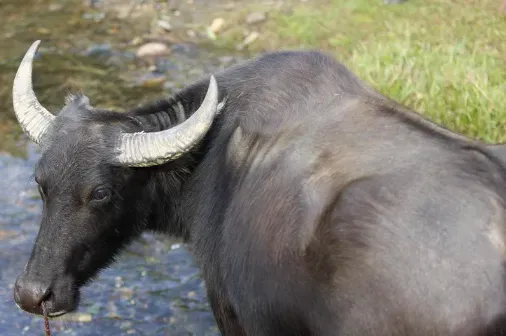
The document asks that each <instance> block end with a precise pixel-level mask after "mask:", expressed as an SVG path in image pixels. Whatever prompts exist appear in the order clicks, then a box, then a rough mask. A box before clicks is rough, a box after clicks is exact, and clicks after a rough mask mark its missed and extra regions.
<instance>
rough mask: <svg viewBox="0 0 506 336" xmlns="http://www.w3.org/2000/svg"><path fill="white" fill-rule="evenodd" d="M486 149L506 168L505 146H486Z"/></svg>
mask: <svg viewBox="0 0 506 336" xmlns="http://www.w3.org/2000/svg"><path fill="white" fill-rule="evenodd" d="M487 149H488V150H489V151H490V152H491V153H492V154H493V155H494V156H495V157H496V158H498V159H499V160H500V161H501V163H502V164H503V165H504V166H505V167H506V144H497V145H488V146H487Z"/></svg>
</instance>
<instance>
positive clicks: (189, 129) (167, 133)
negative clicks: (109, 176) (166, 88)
mask: <svg viewBox="0 0 506 336" xmlns="http://www.w3.org/2000/svg"><path fill="white" fill-rule="evenodd" d="M217 110H218V84H217V83H216V79H215V78H214V76H211V79H210V81H209V88H208V89H207V93H206V96H205V98H204V101H203V102H202V104H201V105H200V107H199V108H198V110H197V111H195V113H193V114H192V115H191V116H190V118H188V119H187V120H186V121H185V122H183V123H181V124H179V125H177V126H174V127H172V128H169V129H167V130H163V131H159V132H150V133H144V132H138V133H122V134H121V136H120V139H119V146H118V147H119V148H118V149H119V152H120V153H119V155H118V156H117V157H116V159H115V161H116V163H117V164H120V165H122V166H129V167H148V166H155V165H160V164H163V163H165V162H168V161H171V160H175V159H177V158H178V157H179V156H181V155H182V154H183V153H185V152H188V151H189V150H190V149H191V148H193V146H195V144H197V142H199V141H200V140H201V139H202V138H203V137H204V136H205V134H206V133H207V131H208V130H209V128H210V127H211V124H212V123H213V120H214V116H215V115H216V112H217Z"/></svg>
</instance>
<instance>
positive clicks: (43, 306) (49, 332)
mask: <svg viewBox="0 0 506 336" xmlns="http://www.w3.org/2000/svg"><path fill="white" fill-rule="evenodd" d="M41 306H42V314H44V330H45V332H46V336H51V329H49V317H48V315H47V309H46V303H45V302H44V301H42V303H41Z"/></svg>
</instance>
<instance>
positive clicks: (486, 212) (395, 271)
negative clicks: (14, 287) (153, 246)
mask: <svg viewBox="0 0 506 336" xmlns="http://www.w3.org/2000/svg"><path fill="white" fill-rule="evenodd" d="M216 79H217V81H218V85H219V91H220V101H223V102H225V105H224V107H223V108H222V109H221V111H220V113H219V114H218V116H217V117H216V119H215V121H214V123H213V126H212V128H211V129H210V131H209V132H208V133H207V135H206V136H205V138H204V139H203V141H202V142H201V143H200V144H199V145H198V146H197V147H196V148H194V150H193V151H191V152H190V153H188V154H185V155H183V156H182V157H181V158H179V159H178V160H176V161H173V162H170V163H167V164H164V165H160V166H155V167H146V168H128V167H119V166H115V165H113V164H111V159H112V157H113V156H114V151H115V147H114V143H113V141H112V139H114V137H115V135H117V134H118V132H120V131H128V132H134V131H139V130H144V131H146V132H149V131H157V130H161V129H165V128H168V127H172V126H174V125H177V124H179V123H181V122H184V120H186V119H187V118H188V116H189V115H190V114H191V113H193V112H194V111H195V110H196V109H197V108H198V106H199V105H200V103H201V101H202V99H203V97H204V95H205V93H206V89H207V87H208V84H209V79H203V80H201V81H199V82H197V83H195V84H193V85H190V86H188V87H187V88H185V89H184V90H182V91H181V92H179V93H178V94H176V95H175V96H174V97H172V98H170V99H167V100H160V101H158V102H155V103H151V104H148V105H145V106H141V107H138V108H135V109H132V110H130V111H127V112H126V113H119V112H112V111H102V110H96V109H94V108H92V107H91V106H89V103H88V101H87V98H85V97H81V96H74V97H71V98H69V102H68V104H67V105H66V107H65V108H64V109H63V110H62V112H61V113H60V116H59V117H58V118H57V120H58V121H57V123H56V124H55V125H54V128H53V130H52V131H51V134H52V136H51V137H50V138H48V139H47V142H46V143H44V144H42V146H43V148H44V152H43V154H42V157H41V159H40V161H39V163H38V165H37V167H36V171H35V176H36V180H37V182H38V183H39V185H40V186H41V194H42V198H43V200H44V213H43V219H42V223H41V228H40V232H39V235H38V237H37V240H36V242H35V246H34V250H33V253H32V256H31V258H30V261H29V263H28V265H27V268H26V271H25V274H24V276H25V277H28V276H32V277H33V276H37V277H38V279H41V280H40V281H41V282H45V283H46V284H51V286H50V287H51V294H49V295H52V296H53V297H52V301H51V300H50V301H49V309H51V310H52V311H53V312H57V311H71V310H72V309H75V308H76V307H77V305H78V300H77V299H78V287H80V286H81V285H83V284H85V283H86V282H88V281H89V280H90V279H92V278H93V277H94V276H95V275H96V274H97V272H98V271H99V270H100V269H103V268H104V267H106V266H107V265H110V263H111V262H112V261H113V260H114V257H115V256H116V255H117V254H118V253H119V252H120V251H121V249H122V247H124V246H125V245H126V244H128V243H129V242H130V241H132V239H134V238H136V237H137V236H138V235H139V234H140V233H141V232H143V231H146V230H150V231H157V232H165V233H167V234H171V235H173V236H177V237H181V238H183V239H184V240H185V241H186V242H189V243H191V244H192V245H193V248H194V255H195V258H196V260H197V262H198V263H199V265H200V266H201V269H202V276H203V278H204V280H205V281H206V286H207V291H208V297H209V300H210V303H211V307H212V309H213V312H214V315H215V318H216V321H217V323H218V326H219V329H220V331H221V333H222V334H223V335H227V336H229V335H233V336H241V335H247V336H271V335H272V336H274V335H276V336H282V335H300V336H306V335H314V336H316V335H318V336H327V335H335V336H365V335H374V336H387V335H388V336H390V335H396V336H397V335H398V336H422V335H423V336H425V335H438V336H439V335H441V336H442V335H445V336H448V335H451V336H453V335H455V336H457V335H462V336H492V335H506V320H505V316H506V314H505V313H506V295H505V274H504V259H505V256H506V247H505V246H506V245H505V222H504V216H505V204H504V201H505V197H506V194H505V191H506V190H505V186H506V183H505V182H506V181H505V180H506V174H505V169H504V168H505V166H504V165H505V163H506V150H505V149H504V148H505V147H504V146H503V145H497V146H491V145H486V144H483V143H479V142H476V141H471V140H468V139H466V138H465V137H463V136H460V135H457V134H454V133H452V132H450V131H448V130H446V129H444V128H442V127H440V126H438V125H435V124H433V123H431V122H429V121H427V120H425V119H422V118H421V117H420V116H419V115H417V114H415V113H413V112H410V111H409V110H407V109H406V108H404V107H403V106H401V105H399V104H397V103H395V102H393V101H391V100H389V99H387V98H385V97H383V96H382V95H380V94H378V93H377V92H376V91H374V90H372V89H371V88H370V87H369V86H367V85H366V84H364V83H362V82H361V81H360V80H359V79H358V78H357V77H356V76H355V75H353V74H352V73H351V72H350V71H349V70H348V69H347V68H346V67H345V66H344V65H342V64H340V63H338V62H336V61H335V60H334V59H332V58H331V57H329V56H327V55H325V54H323V53H320V52H316V51H285V52H275V53H267V54H264V55H262V56H259V57H258V58H255V59H253V60H251V61H249V62H246V63H244V64H241V65H238V66H235V67H232V68H230V69H228V70H226V71H224V72H222V73H219V74H216ZM179 103H180V105H181V106H182V107H183V109H179V108H178V107H177V106H178V105H179ZM97 188H106V192H105V198H104V199H99V200H98V201H97V200H96V190H97ZM107 191H108V192H107ZM99 196H100V195H99ZM102 196H103V195H102ZM51 304H52V305H53V306H51ZM34 312H37V311H36V310H34Z"/></svg>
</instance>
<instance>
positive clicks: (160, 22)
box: [157, 20, 172, 31]
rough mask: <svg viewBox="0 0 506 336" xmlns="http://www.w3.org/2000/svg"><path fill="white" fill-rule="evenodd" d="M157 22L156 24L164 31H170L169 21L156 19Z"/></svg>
mask: <svg viewBox="0 0 506 336" xmlns="http://www.w3.org/2000/svg"><path fill="white" fill-rule="evenodd" d="M157 24H158V27H161V28H163V29H164V30H166V31H171V30H172V25H171V24H170V23H168V22H167V21H163V20H158V21H157Z"/></svg>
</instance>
